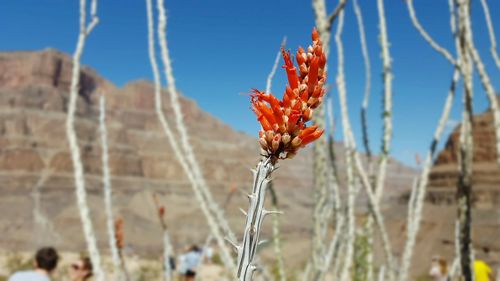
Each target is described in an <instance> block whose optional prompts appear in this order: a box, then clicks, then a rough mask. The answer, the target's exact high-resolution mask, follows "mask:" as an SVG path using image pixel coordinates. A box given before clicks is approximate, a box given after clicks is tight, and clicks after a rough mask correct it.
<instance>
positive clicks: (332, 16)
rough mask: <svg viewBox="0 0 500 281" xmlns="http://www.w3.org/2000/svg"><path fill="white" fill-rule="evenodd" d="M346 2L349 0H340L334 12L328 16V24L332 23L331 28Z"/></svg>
mask: <svg viewBox="0 0 500 281" xmlns="http://www.w3.org/2000/svg"><path fill="white" fill-rule="evenodd" d="M345 4H347V0H340V1H339V3H338V4H337V7H335V9H334V10H333V12H332V13H331V14H330V15H329V16H328V24H329V25H330V28H331V27H332V26H333V23H334V22H335V20H336V19H337V17H338V16H339V14H340V12H342V10H343V9H344V7H345Z"/></svg>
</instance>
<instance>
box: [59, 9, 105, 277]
mask: <svg viewBox="0 0 500 281" xmlns="http://www.w3.org/2000/svg"><path fill="white" fill-rule="evenodd" d="M91 5H92V12H91V18H92V21H91V25H89V26H88V28H87V26H86V8H87V7H86V1H85V0H80V34H79V36H78V42H77V45H76V50H75V53H74V54H73V69H72V76H71V85H70V93H69V101H68V115H67V118H66V137H67V138H68V143H69V147H70V152H71V159H72V163H73V170H74V178H75V188H76V198H77V204H78V210H79V212H80V219H81V221H82V227H83V232H84V236H85V241H86V243H87V250H88V252H89V255H90V259H91V261H92V264H93V272H94V275H95V277H96V280H97V281H104V280H105V277H104V271H103V270H102V267H101V256H100V254H99V250H98V248H97V241H96V237H95V233H94V227H93V226H92V221H91V219H90V210H89V207H88V204H87V193H86V191H85V178H84V170H83V165H82V159H81V155H80V148H79V147H78V139H77V136H76V132H75V112H76V102H77V98H78V89H79V86H80V59H81V56H82V54H83V49H84V46H85V40H86V38H87V36H88V35H89V33H90V32H91V31H92V28H93V27H94V26H95V25H96V24H97V22H98V19H97V16H96V9H97V8H96V7H97V3H96V0H93V1H92V4H91Z"/></svg>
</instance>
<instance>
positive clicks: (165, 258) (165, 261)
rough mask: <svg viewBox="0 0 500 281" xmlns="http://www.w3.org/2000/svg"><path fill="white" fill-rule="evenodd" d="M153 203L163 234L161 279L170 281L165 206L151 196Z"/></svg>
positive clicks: (170, 245) (169, 254)
mask: <svg viewBox="0 0 500 281" xmlns="http://www.w3.org/2000/svg"><path fill="white" fill-rule="evenodd" d="M153 202H154V203H155V206H156V213H157V214H158V219H159V221H160V226H161V229H162V232H163V235H162V236H163V271H164V272H163V277H164V280H165V281H171V280H172V267H171V266H170V257H171V256H173V253H172V249H173V247H172V243H171V242H170V234H169V232H168V226H167V222H166V219H165V206H163V205H162V204H161V203H160V202H159V200H158V197H157V196H156V194H154V195H153Z"/></svg>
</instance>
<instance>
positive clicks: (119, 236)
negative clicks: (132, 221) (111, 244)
mask: <svg viewBox="0 0 500 281" xmlns="http://www.w3.org/2000/svg"><path fill="white" fill-rule="evenodd" d="M123 236H124V235H123V218H121V217H120V218H117V219H116V220H115V239H116V247H117V248H118V249H122V248H123V245H124V242H123V240H124V239H123Z"/></svg>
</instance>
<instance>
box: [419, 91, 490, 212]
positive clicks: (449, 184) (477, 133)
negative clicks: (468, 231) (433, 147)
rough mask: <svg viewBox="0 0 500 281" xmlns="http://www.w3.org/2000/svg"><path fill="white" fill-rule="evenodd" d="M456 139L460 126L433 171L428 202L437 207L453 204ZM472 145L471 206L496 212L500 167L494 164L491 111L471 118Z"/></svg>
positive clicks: (455, 178)
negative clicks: (472, 202)
mask: <svg viewBox="0 0 500 281" xmlns="http://www.w3.org/2000/svg"><path fill="white" fill-rule="evenodd" d="M499 100H500V98H499ZM459 137H460V125H459V126H457V127H456V128H455V129H454V130H453V132H452V133H451V135H450V136H449V138H448V140H447V141H446V144H445V147H444V149H443V150H442V151H441V152H440V153H439V154H438V156H437V158H436V161H435V163H434V166H433V168H432V171H431V174H430V181H429V187H430V188H429V196H428V199H429V200H430V201H431V202H434V203H436V204H451V203H453V202H454V198H455V192H454V191H455V189H454V187H455V186H456V183H457V179H458V166H457V163H458V160H457V155H458V154H457V152H458V149H459ZM473 142H474V157H473V159H474V160H473V175H472V181H473V194H474V198H473V201H474V206H475V207H477V208H482V209H491V208H494V207H497V208H498V207H500V165H498V164H497V163H496V157H497V151H496V138H495V131H494V126H493V114H492V113H491V112H490V111H486V112H484V113H481V114H478V115H475V116H474V118H473Z"/></svg>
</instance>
